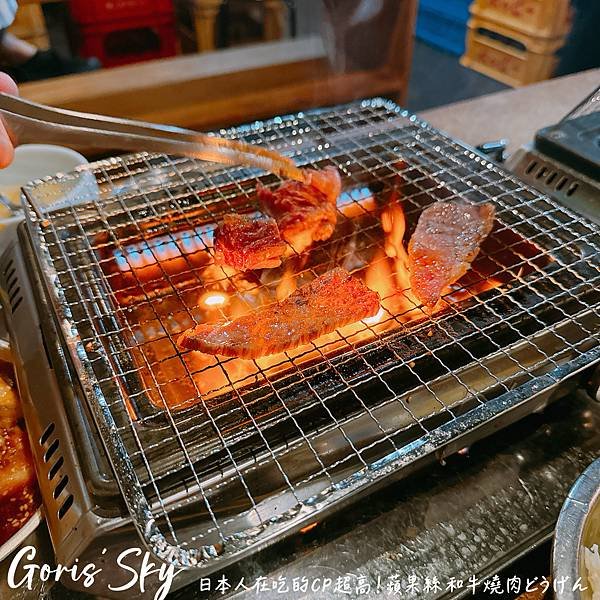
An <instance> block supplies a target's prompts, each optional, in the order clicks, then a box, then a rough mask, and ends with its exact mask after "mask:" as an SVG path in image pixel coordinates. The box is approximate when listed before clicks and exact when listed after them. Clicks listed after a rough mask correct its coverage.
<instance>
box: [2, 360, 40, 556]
mask: <svg viewBox="0 0 600 600" xmlns="http://www.w3.org/2000/svg"><path fill="white" fill-rule="evenodd" d="M8 372H9V368H8V366H7V365H6V363H0V544H3V543H4V542H5V541H6V540H8V539H9V538H10V537H11V536H12V535H13V534H14V533H16V532H17V531H18V530H19V528H20V527H21V526H22V525H24V524H25V522H26V521H27V520H28V519H29V518H30V517H31V515H32V514H33V513H34V512H35V510H36V509H37V507H38V505H39V497H38V491H37V484H36V478H35V469H34V467H33V459H32V456H31V452H30V450H29V443H28V441H27V433H26V432H25V430H24V428H23V427H22V425H21V420H22V417H23V415H22V413H21V408H20V401H19V397H18V395H17V392H16V388H15V385H14V384H13V383H12V381H11V378H10V377H9V374H8Z"/></svg>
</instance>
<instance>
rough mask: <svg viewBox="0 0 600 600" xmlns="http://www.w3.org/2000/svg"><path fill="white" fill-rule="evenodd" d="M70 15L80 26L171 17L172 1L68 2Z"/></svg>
mask: <svg viewBox="0 0 600 600" xmlns="http://www.w3.org/2000/svg"><path fill="white" fill-rule="evenodd" d="M69 6H70V10H71V15H72V17H73V19H74V20H75V21H76V22H77V23H79V24H80V25H86V24H90V25H91V24H99V23H103V22H104V23H106V22H109V21H110V22H114V21H121V20H134V19H138V18H145V17H157V16H159V15H172V14H173V12H174V9H173V0H70V2H69Z"/></svg>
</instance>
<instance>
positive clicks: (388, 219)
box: [106, 192, 535, 409]
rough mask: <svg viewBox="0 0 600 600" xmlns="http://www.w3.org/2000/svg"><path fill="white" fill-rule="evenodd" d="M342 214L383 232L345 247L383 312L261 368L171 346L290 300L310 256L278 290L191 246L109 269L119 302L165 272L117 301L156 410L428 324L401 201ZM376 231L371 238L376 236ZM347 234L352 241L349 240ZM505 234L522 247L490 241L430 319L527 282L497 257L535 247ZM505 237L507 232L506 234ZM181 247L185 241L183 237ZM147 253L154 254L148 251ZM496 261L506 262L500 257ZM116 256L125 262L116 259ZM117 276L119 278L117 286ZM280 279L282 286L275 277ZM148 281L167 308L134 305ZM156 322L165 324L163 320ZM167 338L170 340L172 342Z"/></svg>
mask: <svg viewBox="0 0 600 600" xmlns="http://www.w3.org/2000/svg"><path fill="white" fill-rule="evenodd" d="M340 210H341V212H342V213H343V215H344V217H345V219H346V224H347V223H348V220H352V222H355V219H362V218H368V219H370V221H369V223H370V226H371V225H373V226H374V228H377V227H378V223H379V224H380V229H379V234H380V236H381V234H382V237H383V239H382V243H381V244H380V245H379V246H375V247H374V249H371V248H372V246H369V250H368V252H366V251H365V248H364V247H363V248H362V251H361V250H360V244H355V245H350V244H348V243H347V244H346V246H345V247H346V248H350V247H351V248H353V249H354V250H351V251H350V252H349V254H350V255H352V256H355V257H356V260H354V261H352V260H351V261H350V263H352V262H354V263H355V265H356V266H351V267H349V268H351V269H353V270H355V272H356V274H357V276H359V277H362V278H364V281H365V283H366V285H367V286H368V287H369V288H371V289H372V290H374V291H377V292H378V293H379V295H380V298H381V307H380V310H379V312H378V313H377V314H376V315H375V316H373V317H370V318H368V319H365V320H364V321H359V322H357V323H353V324H351V325H348V326H346V327H342V328H340V329H339V330H337V331H336V332H333V333H330V334H327V335H324V336H322V337H320V338H319V339H318V340H315V341H314V342H313V343H311V344H307V345H305V346H302V347H299V348H294V349H291V350H289V351H288V352H286V353H285V354H278V355H273V356H265V357H263V358H260V359H257V360H255V361H250V360H243V359H224V360H221V359H219V358H218V357H214V356H209V355H205V354H202V353H200V352H188V353H184V354H179V353H178V352H177V351H176V349H175V347H174V345H173V342H172V340H173V338H174V337H176V336H177V335H178V334H179V333H180V332H181V331H182V330H183V329H185V328H187V327H191V326H193V325H194V322H193V321H194V320H195V321H196V322H214V321H215V320H218V319H223V318H226V319H235V318H236V317H238V316H241V315H242V314H246V313H248V312H249V311H252V310H254V309H256V308H258V307H260V306H261V305H264V304H267V303H270V302H273V301H276V300H277V301H279V300H282V299H284V298H286V297H287V296H289V295H290V294H291V293H292V292H293V291H294V290H295V289H296V288H297V287H298V286H299V285H301V284H303V283H305V282H306V277H305V275H304V274H303V273H305V272H309V271H306V270H305V267H306V264H305V263H306V262H307V261H308V260H309V259H308V258H307V259H306V260H304V261H303V262H302V261H300V262H298V261H293V260H291V259H288V261H286V262H285V263H284V266H283V267H282V269H281V275H279V276H278V273H279V272H278V271H272V272H270V273H268V275H269V277H270V278H271V280H272V283H271V284H265V283H264V282H262V283H261V281H262V280H261V278H259V277H258V275H257V274H252V273H249V274H248V273H239V272H237V271H235V270H231V269H229V268H227V267H220V266H216V265H215V264H214V263H213V262H212V261H211V260H210V255H209V253H208V252H206V250H204V251H202V252H200V251H198V249H197V247H196V246H194V245H193V244H192V243H191V242H187V246H186V247H185V248H183V246H182V244H181V243H180V244H179V246H181V247H179V246H178V245H177V244H173V243H171V244H170V245H168V246H166V247H161V254H160V256H158V253H157V252H156V251H154V248H152V250H153V251H152V252H151V253H150V252H145V254H144V253H143V252H139V250H138V251H136V252H137V254H136V256H135V258H136V259H137V260H138V262H139V264H138V263H135V264H132V263H131V261H130V260H128V258H127V257H126V256H122V257H121V258H120V260H121V263H118V265H117V266H118V273H117V274H115V270H114V269H113V270H111V268H110V266H109V267H106V270H107V274H109V275H110V276H111V280H110V281H111V283H112V284H113V285H114V286H115V291H116V292H117V294H119V293H121V291H122V290H124V289H125V288H124V287H123V288H119V285H123V286H124V285H125V284H127V283H128V282H130V281H131V279H132V278H133V277H132V276H133V275H134V273H132V271H136V273H135V274H136V275H138V276H140V275H141V273H140V271H141V270H142V269H143V268H144V266H145V264H146V263H150V264H151V265H152V268H153V269H154V270H157V271H160V280H159V281H156V283H154V281H152V282H148V283H147V282H146V281H144V280H143V279H142V278H141V277H140V279H142V281H140V279H138V280H137V281H138V283H137V285H138V288H137V290H134V291H133V292H131V291H130V292H128V296H126V295H125V294H124V293H122V295H121V296H118V297H119V298H122V299H123V300H122V301H123V302H124V303H127V304H129V306H130V307H131V310H128V311H127V319H128V320H129V321H130V325H131V328H132V330H133V331H134V332H135V338H136V339H135V340H133V341H132V342H131V347H132V348H133V353H134V359H135V362H136V363H137V364H138V366H139V367H140V370H141V373H142V377H143V379H144V382H145V386H146V389H147V390H148V395H149V397H150V399H151V400H152V402H153V403H154V404H156V405H157V406H158V407H159V408H163V407H164V403H167V404H168V405H169V406H170V407H171V408H174V409H181V408H184V407H186V406H190V405H193V404H196V403H197V402H198V401H199V400H200V399H202V400H209V399H211V398H215V397H218V396H220V395H221V394H225V393H228V392H231V391H232V386H233V387H234V388H236V389H238V388H242V387H244V386H246V385H255V384H258V383H260V381H261V380H263V379H264V377H265V376H267V377H269V378H271V377H273V376H275V375H277V374H280V373H282V372H284V371H286V370H288V369H289V367H290V362H289V361H290V359H292V360H293V362H294V364H295V365H298V364H304V363H305V362H307V361H312V360H321V359H322V357H323V355H328V354H330V353H333V352H336V351H338V350H340V349H344V348H346V347H348V345H349V344H350V345H352V346H355V345H357V344H361V343H363V342H365V341H368V340H370V339H372V338H373V336H374V335H376V334H378V333H381V332H383V331H385V330H386V329H393V328H395V327H396V326H397V325H398V322H401V323H405V322H408V321H413V320H416V319H424V318H426V317H427V316H428V315H427V314H426V313H425V312H424V310H423V308H422V307H421V306H420V303H419V301H418V300H417V299H416V298H415V296H414V294H413V293H412V290H411V286H410V271H409V260H408V253H407V250H406V246H405V239H404V238H405V236H406V232H407V221H406V217H405V214H404V210H403V208H402V203H401V201H400V200H399V198H398V196H397V194H396V193H395V192H394V193H393V194H392V195H391V196H390V198H389V199H388V202H387V203H386V205H385V207H384V208H383V209H382V208H381V204H380V203H379V202H378V201H376V199H375V198H374V197H373V196H372V195H371V196H368V197H364V198H362V199H361V200H360V201H356V200H352V201H351V202H350V203H348V204H347V205H342V206H341V207H340ZM365 215H366V217H365ZM341 225H342V224H340V226H341ZM374 228H372V231H374V230H375V229H374ZM344 231H345V233H343V235H342V234H341V233H340V234H339V236H340V238H339V239H340V240H341V241H343V240H345V239H350V237H351V235H354V234H353V233H352V232H353V231H360V228H358V227H357V228H356V229H352V228H350V229H348V228H346V229H345V230H344ZM349 231H350V233H348V232H349ZM504 231H508V230H504ZM508 233H509V234H510V235H514V237H515V239H510V240H509V242H510V244H507V242H506V240H503V239H502V237H498V238H496V240H495V241H494V240H490V242H491V245H490V251H491V253H492V254H493V253H494V252H496V254H495V255H494V256H495V258H494V261H496V262H493V261H492V260H491V259H490V258H489V257H486V256H483V258H482V267H483V270H482V271H480V272H476V269H473V270H472V271H473V272H472V273H470V274H468V275H469V277H467V278H466V279H465V280H461V283H459V284H457V285H456V288H457V291H455V292H453V293H451V295H450V296H449V297H447V298H446V299H443V300H442V301H440V302H439V303H438V306H436V307H435V309H434V310H433V311H432V312H433V313H437V312H439V311H441V310H443V309H444V308H447V307H448V301H451V302H454V301H460V300H463V299H465V298H468V297H471V296H474V295H477V294H480V293H482V292H484V291H487V290H490V289H492V288H495V287H497V286H499V285H502V284H503V283H507V282H508V281H510V280H511V277H512V278H514V277H515V276H516V277H517V278H518V277H520V276H521V271H519V272H518V274H517V269H516V268H515V273H514V274H513V275H512V276H511V275H510V274H507V273H511V271H510V268H511V265H515V264H518V261H519V260H520V258H519V257H518V256H516V255H510V253H509V254H506V256H504V255H501V254H499V252H504V250H502V249H503V248H507V247H509V248H518V249H519V252H520V253H523V254H525V255H527V253H530V254H531V256H534V254H535V251H534V248H529V246H531V244H529V246H528V242H526V241H525V240H523V238H520V237H519V236H517V235H516V234H512V233H511V232H510V231H509V232H508ZM371 235H372V232H370V233H369V236H371ZM502 235H503V236H504V235H507V234H506V233H502ZM344 236H346V237H344ZM491 237H493V236H491ZM177 239H178V240H179V239H184V236H180V238H177ZM368 239H371V238H370V237H369V238H368ZM332 242H333V243H332V246H331V247H332V248H333V247H334V245H335V243H338V242H336V239H335V238H334V239H333V240H332ZM340 243H341V242H340ZM369 243H371V242H369ZM494 244H495V246H494ZM188 246H189V247H188ZM143 248H147V246H144V247H143ZM183 250H188V251H189V253H188V254H187V255H186V254H185V253H184V252H183ZM319 251H320V252H321V253H323V252H324V249H323V248H321V249H320V250H319V249H317V248H315V249H314V252H315V253H316V252H319ZM326 251H329V250H328V249H327V250H326ZM361 252H362V254H361ZM481 254H482V255H485V252H483V251H482V253H481ZM192 255H193V257H194V260H193V272H191V270H190V263H191V262H192V260H190V258H191V256H192ZM201 255H202V258H201ZM499 256H500V258H498V257H499ZM116 258H117V259H118V260H119V256H116ZM149 259H152V260H149ZM341 260H344V261H346V262H347V261H348V260H349V259H348V257H347V255H344V258H342V259H341ZM498 260H500V261H501V264H503V265H504V268H505V269H506V271H502V269H501V270H500V271H499V270H498V263H497V261H498ZM125 261H126V262H125ZM153 261H154V262H153ZM486 261H487V263H486ZM165 262H170V263H171V268H173V269H175V267H177V268H181V272H178V273H177V274H173V275H172V276H171V274H170V271H171V269H165V270H164V271H163V269H161V268H160V266H161V264H163V263H165ZM106 264H107V265H110V261H108V260H107V261H106ZM486 264H487V267H486ZM157 267H158V269H157ZM482 267H479V268H482ZM163 268H164V267H163ZM165 271H166V272H167V274H168V275H167V277H165ZM482 272H483V273H484V274H483V275H482V274H481V273H482ZM499 272H500V273H501V275H499V277H502V280H500V279H497V278H494V277H491V276H486V275H485V273H489V274H490V275H492V274H494V273H499ZM119 276H120V278H121V279H119V278H118V277H119ZM275 277H278V278H277V279H274V278H275ZM165 279H169V281H168V282H167V284H171V285H166V286H165ZM180 280H181V288H180V289H179V290H178V291H177V292H176V293H174V290H173V287H174V286H176V287H179V281H180ZM174 281H175V283H174ZM119 282H121V283H119ZM150 283H151V284H152V285H156V286H158V285H159V284H162V287H163V288H164V290H163V297H162V298H161V300H160V302H154V303H152V305H150V304H149V303H147V302H141V303H140V304H139V305H138V304H136V302H139V299H140V298H141V299H142V300H144V298H147V297H148V288H147V285H149V284H150ZM129 285H131V283H129ZM157 289H158V288H157ZM136 293H137V294H138V296H137V298H136ZM156 293H157V294H158V293H159V292H158V291H157V292H156ZM126 298H129V300H126ZM157 315H164V316H161V317H160V318H157ZM165 330H168V332H169V333H170V334H172V335H170V336H167V335H165ZM199 395H200V398H199Z"/></svg>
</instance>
